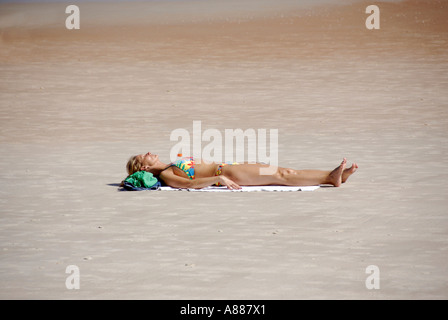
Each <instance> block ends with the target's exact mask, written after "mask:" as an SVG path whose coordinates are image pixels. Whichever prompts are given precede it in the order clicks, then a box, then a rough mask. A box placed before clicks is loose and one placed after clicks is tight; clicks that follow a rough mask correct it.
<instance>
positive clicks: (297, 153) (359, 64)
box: [0, 0, 448, 299]
mask: <svg viewBox="0 0 448 320" xmlns="http://www.w3.org/2000/svg"><path fill="white" fill-rule="evenodd" d="M338 3H339V4H338V5H330V4H331V2H330V1H328V3H326V2H324V1H322V2H319V4H318V5H311V4H310V3H309V2H307V3H302V4H297V3H295V1H286V0H285V1H269V0H263V1H262V2H258V4H257V1H248V0H243V1H231V2H225V1H211V2H208V3H207V4H205V3H204V2H202V1H186V2H170V3H163V2H147V3H126V4H119V3H118V4H105V3H81V4H79V8H80V11H81V28H80V29H79V30H68V29H66V28H65V19H66V17H67V16H68V14H66V13H65V7H66V6H67V3H46V4H36V3H27V4H7V3H1V4H0V123H1V125H0V130H1V134H0V152H1V157H0V168H1V170H0V175H1V182H2V185H1V187H0V194H1V197H0V212H1V214H0V288H1V290H0V298H1V299H36V298H37V299H447V298H448V263H447V255H448V252H447V251H448V211H447V210H448V198H447V195H448V187H447V184H446V182H445V178H448V168H447V163H448V152H447V151H448V90H447V89H448V50H447V49H448V23H447V18H446V17H447V15H448V4H447V3H446V1H424V0H421V1H420V0H419V1H417V0H412V1H403V2H390V1H387V2H381V1H379V2H378V1H376V2H375V4H376V5H378V7H379V8H380V18H381V24H380V29H379V30H368V29H367V28H366V26H365V20H366V18H367V17H368V14H366V13H365V9H366V7H367V6H368V5H370V4H372V3H371V2H365V1H347V2H343V4H341V1H338ZM193 121H201V123H202V128H203V130H205V129H208V128H215V129H218V130H220V132H224V130H225V129H227V128H229V129H236V128H241V129H243V130H245V129H248V128H253V129H258V128H264V129H278V130H279V149H278V154H279V163H280V165H281V166H285V167H292V168H297V169H328V170H330V169H333V168H334V167H336V166H337V165H338V164H339V162H340V161H341V160H342V158H343V157H347V159H348V162H349V165H350V163H351V162H357V163H358V164H359V170H358V172H357V173H356V174H355V175H354V176H353V177H351V178H350V180H349V182H348V183H346V184H344V185H343V186H342V187H341V188H330V187H326V188H320V189H318V190H317V191H314V192H281V193H271V192H257V193H206V192H204V193H202V192H118V191H117V184H118V183H119V182H120V181H121V180H122V179H124V178H125V163H126V161H127V159H128V158H129V157H130V156H131V155H134V154H138V153H143V152H147V151H151V152H153V153H157V154H159V155H160V157H161V159H162V158H163V160H165V161H167V162H168V161H169V158H168V155H169V152H170V149H171V147H172V146H173V145H174V144H175V142H172V141H170V133H171V132H172V131H173V130H175V129H177V128H185V129H187V130H191V129H192V124H193ZM204 144H205V143H204ZM69 265H76V266H78V267H79V270H80V289H79V290H68V289H67V288H66V278H67V277H68V276H69V274H67V273H66V272H65V271H66V267H67V266H69ZM370 265H375V266H377V267H378V268H379V270H380V289H372V290H369V289H368V288H366V283H365V282H366V279H367V277H368V276H369V274H367V273H366V268H367V267H368V266H370Z"/></svg>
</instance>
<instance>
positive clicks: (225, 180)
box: [219, 176, 241, 190]
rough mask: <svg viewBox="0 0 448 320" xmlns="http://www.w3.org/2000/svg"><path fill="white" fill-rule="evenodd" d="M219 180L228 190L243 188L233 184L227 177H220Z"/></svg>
mask: <svg viewBox="0 0 448 320" xmlns="http://www.w3.org/2000/svg"><path fill="white" fill-rule="evenodd" d="M219 180H220V181H219V183H221V184H222V185H225V186H226V187H227V188H229V189H231V190H239V189H241V187H240V186H239V185H238V184H236V183H235V182H233V181H232V180H230V179H229V178H227V177H226V176H219Z"/></svg>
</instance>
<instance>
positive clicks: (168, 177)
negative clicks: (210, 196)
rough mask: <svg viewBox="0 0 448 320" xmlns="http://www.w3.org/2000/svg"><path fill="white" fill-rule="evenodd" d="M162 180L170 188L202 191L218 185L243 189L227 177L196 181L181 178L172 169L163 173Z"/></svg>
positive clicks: (197, 179) (198, 179)
mask: <svg viewBox="0 0 448 320" xmlns="http://www.w3.org/2000/svg"><path fill="white" fill-rule="evenodd" d="M160 178H161V179H162V180H163V181H164V182H165V183H166V184H167V185H169V186H170V187H173V188H191V189H201V188H205V187H208V186H211V185H214V184H217V183H221V184H222V185H225V186H227V188H229V189H241V187H240V186H239V185H237V184H236V183H235V182H233V181H232V180H230V179H229V178H227V177H225V176H215V177H207V178H196V179H194V180H191V179H188V178H183V177H179V176H178V175H175V174H174V172H173V171H172V170H170V169H167V170H165V171H163V172H162V173H161V174H160Z"/></svg>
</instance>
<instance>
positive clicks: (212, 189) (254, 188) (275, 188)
mask: <svg viewBox="0 0 448 320" xmlns="http://www.w3.org/2000/svg"><path fill="white" fill-rule="evenodd" d="M316 189H319V186H305V187H298V186H297V187H295V186H293V187H291V186H247V187H241V189H239V190H230V189H228V188H227V187H226V186H221V187H215V186H210V187H206V188H202V189H179V188H172V187H166V186H165V187H160V188H159V189H158V190H161V191H185V190H186V191H192V192H255V191H270V192H272V191H279V192H285V191H286V192H291V191H314V190H316Z"/></svg>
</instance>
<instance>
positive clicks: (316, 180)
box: [280, 158, 347, 187]
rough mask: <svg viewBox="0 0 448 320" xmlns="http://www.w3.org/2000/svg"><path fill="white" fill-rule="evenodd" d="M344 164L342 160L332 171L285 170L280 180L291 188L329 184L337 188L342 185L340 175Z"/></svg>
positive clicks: (344, 161)
mask: <svg viewBox="0 0 448 320" xmlns="http://www.w3.org/2000/svg"><path fill="white" fill-rule="evenodd" d="M346 163H347V160H346V159H345V158H344V160H342V162H341V164H340V165H339V166H338V167H337V168H335V169H334V170H333V171H322V170H292V169H286V172H284V173H283V174H281V176H282V177H281V178H282V180H284V183H285V184H286V185H291V186H314V185H321V184H331V185H333V186H335V187H339V186H340V185H341V183H342V174H343V172H344V170H345V166H346ZM281 171H282V170H280V172H281Z"/></svg>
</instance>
